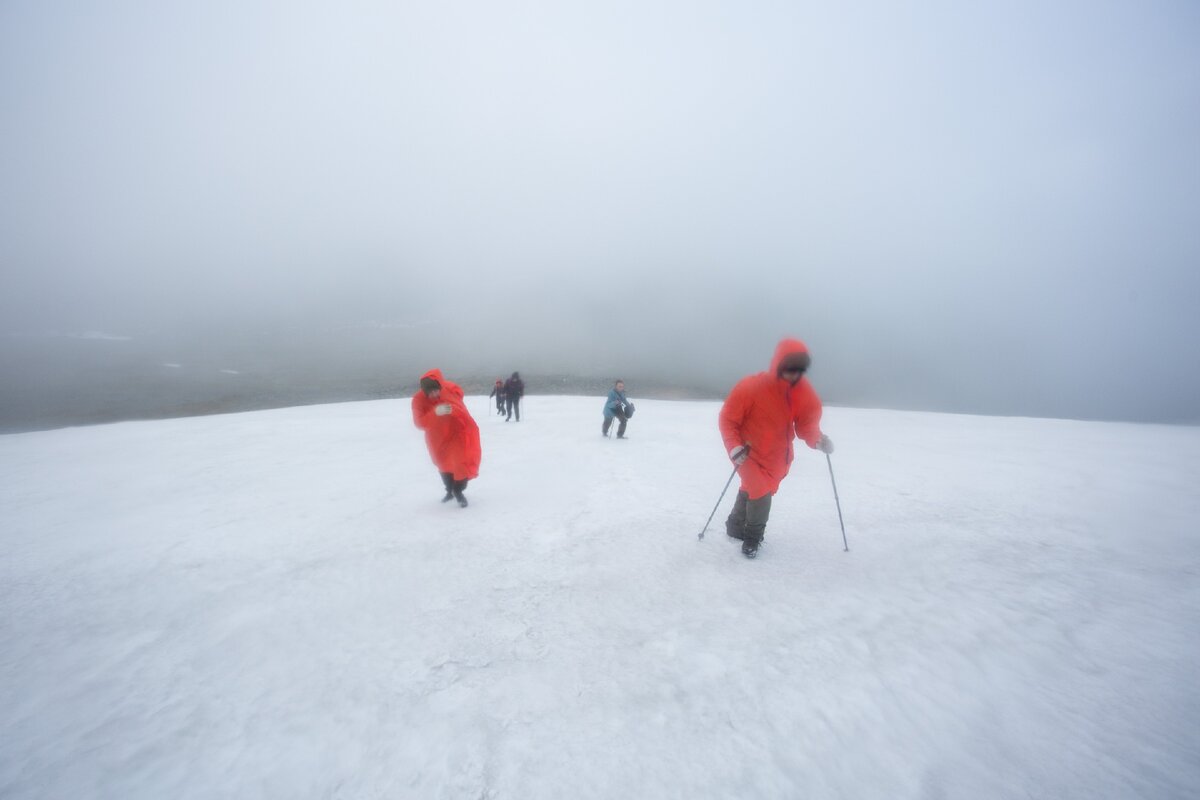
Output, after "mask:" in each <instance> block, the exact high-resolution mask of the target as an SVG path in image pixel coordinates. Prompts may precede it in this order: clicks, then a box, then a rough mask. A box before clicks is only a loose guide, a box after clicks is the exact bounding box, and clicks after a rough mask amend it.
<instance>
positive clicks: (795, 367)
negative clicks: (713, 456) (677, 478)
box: [719, 339, 833, 558]
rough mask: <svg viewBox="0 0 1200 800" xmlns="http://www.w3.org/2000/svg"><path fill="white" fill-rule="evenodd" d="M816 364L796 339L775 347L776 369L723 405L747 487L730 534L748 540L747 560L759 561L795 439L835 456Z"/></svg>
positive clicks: (728, 440) (736, 390)
mask: <svg viewBox="0 0 1200 800" xmlns="http://www.w3.org/2000/svg"><path fill="white" fill-rule="evenodd" d="M810 363H812V359H811V358H810V357H809V355H808V348H807V347H805V346H804V343H803V342H800V341H797V340H796V339H784V340H783V341H781V342H780V343H779V344H778V346H777V347H776V348H775V357H774V358H772V359H771V370H770V371H769V372H760V373H758V374H757V375H750V376H749V377H746V378H742V379H741V380H740V381H738V383H737V385H735V386H734V387H733V390H732V391H730V392H729V397H727V398H726V399H725V404H724V405H723V406H721V415H720V420H719V424H720V428H721V438H722V439H723V440H724V441H725V449H726V450H727V451H728V452H729V458H730V460H732V461H733V463H734V464H736V465H737V472H738V475H739V476H740V477H741V487H740V488H739V490H738V494H737V500H735V501H734V504H733V511H731V512H730V513H729V518H728V519H726V520H725V531H726V533H728V534H729V535H730V536H731V537H733V538H734V539H741V540H742V555H744V556H746V557H747V558H754V557H755V556H756V555H758V545H759V543H760V542H762V538H763V534H764V532H765V531H766V528H767V517H769V516H770V514H771V497H772V495H774V494H775V492H776V491H777V490H778V489H779V483H780V481H782V480H783V479H784V477H785V476H786V475H787V474H788V467H789V466H791V463H792V457H793V454H792V439H793V437H794V436H795V437H799V438H800V439H803V440H804V442H805V444H807V445H808V446H809V447H811V448H813V449H814V450H820V451H821V452H823V453H832V452H833V442H832V441H831V440H830V439H829V437H828V436H826V435H825V434H823V433H821V398H819V397H817V393H816V391H815V390H814V389H813V388H812V386H811V385H809V383H808V379H807V378H805V377H804V373H805V372H806V371H807V370H808V367H809V364H810Z"/></svg>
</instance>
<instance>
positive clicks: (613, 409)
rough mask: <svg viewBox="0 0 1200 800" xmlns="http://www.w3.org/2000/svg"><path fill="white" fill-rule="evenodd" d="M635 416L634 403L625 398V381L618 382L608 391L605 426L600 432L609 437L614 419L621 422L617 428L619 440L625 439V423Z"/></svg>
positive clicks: (601, 427)
mask: <svg viewBox="0 0 1200 800" xmlns="http://www.w3.org/2000/svg"><path fill="white" fill-rule="evenodd" d="M631 416H633V403H631V402H629V399H628V398H627V397H625V381H621V380H618V381H617V382H616V383H615V384H613V388H611V389H609V390H608V399H607V400H605V401H604V424H603V425H601V426H600V432H601V433H602V434H604V435H605V436H608V429H609V428H611V427H612V421H613V418H614V417H615V418H617V419H619V420H620V421H621V424H620V425H618V426H617V438H618V439H624V438H625V423H627V422H628V421H629V418H630V417H631Z"/></svg>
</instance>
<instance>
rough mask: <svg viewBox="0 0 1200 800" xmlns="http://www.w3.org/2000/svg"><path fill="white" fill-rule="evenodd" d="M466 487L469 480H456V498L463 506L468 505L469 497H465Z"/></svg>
mask: <svg viewBox="0 0 1200 800" xmlns="http://www.w3.org/2000/svg"><path fill="white" fill-rule="evenodd" d="M466 488H467V482H466V481H465V480H462V481H455V482H454V499H455V500H457V501H458V504H459V505H460V506H462V507H463V508H466V507H467V498H465V497H463V492H464V491H465V490H466Z"/></svg>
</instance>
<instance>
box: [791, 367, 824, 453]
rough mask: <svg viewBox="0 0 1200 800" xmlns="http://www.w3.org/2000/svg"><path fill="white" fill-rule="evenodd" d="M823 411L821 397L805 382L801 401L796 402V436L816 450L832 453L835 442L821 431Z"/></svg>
mask: <svg viewBox="0 0 1200 800" xmlns="http://www.w3.org/2000/svg"><path fill="white" fill-rule="evenodd" d="M821 413H822V407H821V398H819V397H817V393H816V391H814V390H813V388H812V387H811V386H809V385H808V384H807V383H805V384H804V392H803V394H802V395H801V397H800V398H799V402H797V403H796V415H795V417H794V422H795V427H796V436H798V437H799V438H801V439H803V440H804V443H805V444H807V445H808V446H809V447H811V448H812V449H814V450H821V451H823V452H825V453H832V452H833V442H832V441H830V439H829V437H828V436H826V435H825V434H824V433H822V432H821Z"/></svg>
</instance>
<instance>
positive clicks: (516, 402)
mask: <svg viewBox="0 0 1200 800" xmlns="http://www.w3.org/2000/svg"><path fill="white" fill-rule="evenodd" d="M506 402H507V403H508V416H507V417H505V421H507V420H510V419H512V418H513V412H514V411H515V412H517V422H520V421H521V398H519V397H510V398H508V400H507V401H506Z"/></svg>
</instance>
